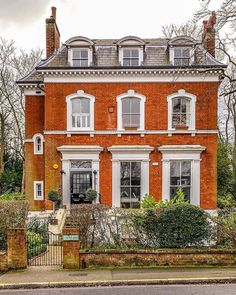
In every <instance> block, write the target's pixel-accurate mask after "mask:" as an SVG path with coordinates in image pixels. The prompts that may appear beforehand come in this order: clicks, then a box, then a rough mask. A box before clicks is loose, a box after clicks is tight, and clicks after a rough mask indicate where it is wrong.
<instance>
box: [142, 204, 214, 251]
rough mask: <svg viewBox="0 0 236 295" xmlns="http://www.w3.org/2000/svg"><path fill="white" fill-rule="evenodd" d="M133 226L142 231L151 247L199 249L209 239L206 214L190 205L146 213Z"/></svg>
mask: <svg viewBox="0 0 236 295" xmlns="http://www.w3.org/2000/svg"><path fill="white" fill-rule="evenodd" d="M136 222H137V223H138V224H139V225H140V226H141V227H142V228H143V229H144V231H145V233H146V235H147V237H148V240H149V241H150V245H151V247H161V248H184V247H187V246H200V245H203V243H204V242H205V241H206V240H208V239H209V238H210V236H211V224H210V221H209V216H208V214H207V213H206V212H205V211H204V210H202V209H200V208H198V207H197V206H193V205H190V204H175V205H172V206H170V207H168V208H165V209H149V210H146V211H145V212H144V213H142V214H141V215H139V216H138V218H137V219H136Z"/></svg>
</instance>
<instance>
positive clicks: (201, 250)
mask: <svg viewBox="0 0 236 295" xmlns="http://www.w3.org/2000/svg"><path fill="white" fill-rule="evenodd" d="M195 253H196V254H225V253H228V254H236V249H229V248H227V249H217V248H187V249H186V248H185V249H153V250H152V249H96V250H94V249H81V250H80V254H195Z"/></svg>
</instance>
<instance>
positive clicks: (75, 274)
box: [0, 266, 236, 289]
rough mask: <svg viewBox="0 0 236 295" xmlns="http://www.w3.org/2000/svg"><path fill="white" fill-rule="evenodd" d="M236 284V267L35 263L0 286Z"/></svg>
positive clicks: (8, 276)
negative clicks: (93, 266) (102, 266)
mask: <svg viewBox="0 0 236 295" xmlns="http://www.w3.org/2000/svg"><path fill="white" fill-rule="evenodd" d="M212 283H236V268H234V267H228V268H227V267H222V268H219V267H217V268H210V267H206V268H204V267H199V268H196V267H195V268H130V269H94V270H73V271H69V270H63V269H62V268H59V267H45V266H41V267H40V266H37V267H36V266H32V267H28V268H27V269H26V270H18V271H9V272H6V273H4V274H1V275H0V289H21V288H23V289H29V288H55V287H62V288H64V287H91V286H122V285H123V286H124V285H125V286H127V285H164V284H168V285H170V284H212Z"/></svg>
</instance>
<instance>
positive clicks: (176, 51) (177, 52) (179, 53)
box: [174, 48, 181, 58]
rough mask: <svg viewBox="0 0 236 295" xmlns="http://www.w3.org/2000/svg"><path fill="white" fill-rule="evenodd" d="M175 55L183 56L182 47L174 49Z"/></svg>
mask: <svg viewBox="0 0 236 295" xmlns="http://www.w3.org/2000/svg"><path fill="white" fill-rule="evenodd" d="M174 56H175V58H176V57H181V48H175V49H174Z"/></svg>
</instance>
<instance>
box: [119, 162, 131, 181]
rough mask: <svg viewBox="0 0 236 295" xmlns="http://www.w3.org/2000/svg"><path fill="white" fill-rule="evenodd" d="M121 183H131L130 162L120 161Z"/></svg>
mask: <svg viewBox="0 0 236 295" xmlns="http://www.w3.org/2000/svg"><path fill="white" fill-rule="evenodd" d="M120 184H121V185H130V162H121V163H120Z"/></svg>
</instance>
